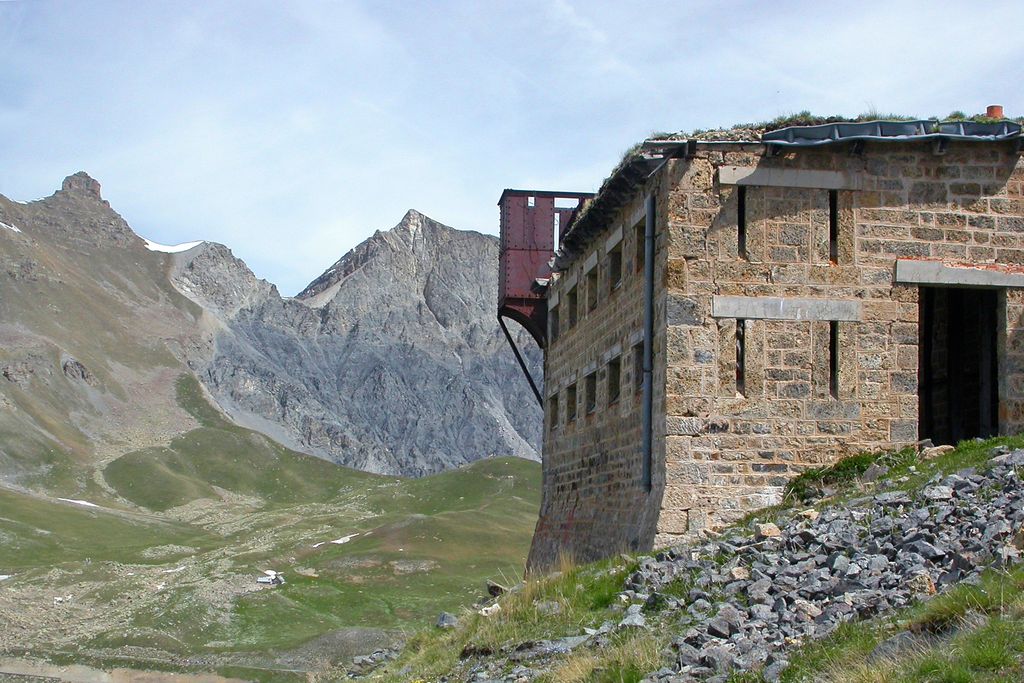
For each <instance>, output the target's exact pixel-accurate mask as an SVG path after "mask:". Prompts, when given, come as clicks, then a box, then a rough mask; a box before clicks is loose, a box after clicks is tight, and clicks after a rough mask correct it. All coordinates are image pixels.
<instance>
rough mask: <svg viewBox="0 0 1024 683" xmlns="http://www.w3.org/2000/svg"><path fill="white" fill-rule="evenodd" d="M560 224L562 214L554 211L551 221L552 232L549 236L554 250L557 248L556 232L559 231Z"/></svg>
mask: <svg viewBox="0 0 1024 683" xmlns="http://www.w3.org/2000/svg"><path fill="white" fill-rule="evenodd" d="M561 225H562V214H560V213H558V212H555V218H554V220H553V221H552V230H553V231H554V233H553V234H552V236H551V244H553V245H555V250H556V251H557V250H558V233H559V232H560V231H561V230H560V228H561Z"/></svg>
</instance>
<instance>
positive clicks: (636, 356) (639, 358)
mask: <svg viewBox="0 0 1024 683" xmlns="http://www.w3.org/2000/svg"><path fill="white" fill-rule="evenodd" d="M643 388H644V345H643V344H642V343H641V344H637V345H636V346H634V347H633V389H634V391H636V393H638V394H639V393H640V391H641V390H642V389H643Z"/></svg>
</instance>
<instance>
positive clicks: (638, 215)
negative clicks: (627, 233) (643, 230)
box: [628, 202, 647, 228]
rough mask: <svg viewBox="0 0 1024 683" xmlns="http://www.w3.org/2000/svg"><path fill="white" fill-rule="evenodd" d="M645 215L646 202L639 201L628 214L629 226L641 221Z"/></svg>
mask: <svg viewBox="0 0 1024 683" xmlns="http://www.w3.org/2000/svg"><path fill="white" fill-rule="evenodd" d="M646 216H647V202H640V206H638V207H637V209H636V211H634V212H633V213H631V214H630V216H629V226H628V227H630V228H632V227H633V226H634V225H636V224H637V223H639V222H640V221H642V220H643V219H644V218H645V217H646Z"/></svg>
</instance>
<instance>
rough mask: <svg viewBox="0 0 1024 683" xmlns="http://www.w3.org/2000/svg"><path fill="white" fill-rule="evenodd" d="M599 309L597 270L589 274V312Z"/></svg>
mask: <svg viewBox="0 0 1024 683" xmlns="http://www.w3.org/2000/svg"><path fill="white" fill-rule="evenodd" d="M595 308H597V268H596V267H595V268H594V269H593V270H591V271H590V272H589V273H587V310H588V311H592V310H594V309H595Z"/></svg>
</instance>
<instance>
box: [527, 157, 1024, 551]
mask: <svg viewBox="0 0 1024 683" xmlns="http://www.w3.org/2000/svg"><path fill="white" fill-rule="evenodd" d="M727 167H740V168H747V169H749V168H751V167H756V168H758V169H774V170H779V171H787V172H790V171H797V172H800V173H804V175H803V176H800V177H814V178H818V177H825V178H830V179H832V180H835V179H836V178H839V179H841V182H839V183H838V184H837V186H835V187H833V188H832V189H829V188H828V187H815V186H810V187H779V186H769V185H764V184H762V185H753V184H750V185H737V184H729V183H727V182H721V178H722V169H723V168H727ZM816 174H817V175H816ZM797 175H799V173H798V174H797ZM729 177H732V176H729ZM788 177H793V176H792V174H791V175H790V176H788ZM830 182H831V181H830ZM741 187H743V188H744V189H742V190H741V189H740V188H741ZM648 192H653V193H654V195H655V198H656V202H657V207H658V217H657V218H658V220H657V241H656V244H657V253H656V261H655V263H656V269H655V270H656V278H655V280H656V296H655V302H656V325H655V330H656V332H655V347H654V348H655V374H654V388H655V417H656V419H655V450H654V468H653V472H654V486H653V489H652V490H651V491H650V492H648V491H646V489H645V488H644V487H643V486H642V485H641V481H640V473H641V464H642V463H641V447H640V410H641V402H640V397H639V395H638V394H636V393H635V392H634V391H633V386H634V382H633V377H632V373H633V362H632V358H631V347H632V346H633V344H634V343H636V342H638V341H640V333H641V330H642V321H643V305H642V303H643V296H642V289H641V287H642V274H641V273H637V272H636V271H635V269H634V268H633V258H634V256H633V255H634V253H635V249H636V236H635V233H634V231H633V225H634V223H635V222H636V221H637V220H639V219H640V218H642V215H643V213H642V205H643V199H644V195H645V194H646V193H648ZM741 192H742V193H743V200H742V201H743V205H744V221H745V230H744V232H745V234H744V240H743V241H744V242H745V244H743V245H742V247H743V248H742V249H741V244H740V237H739V222H740V218H739V211H738V209H739V206H740V194H741ZM830 193H832V196H831V197H830ZM620 229H621V230H622V233H623V238H622V249H623V271H624V277H623V282H622V284H621V286H620V287H619V288H618V289H617V290H615V291H613V292H608V291H607V290H606V289H605V288H604V285H605V284H606V278H605V272H606V270H605V269H606V268H607V254H606V242H607V240H608V238H609V236H610V235H613V234H614V233H615V231H617V230H620ZM591 254H596V261H597V264H598V265H597V267H598V269H599V271H598V272H599V277H598V282H599V283H601V286H602V290H601V292H600V293H599V297H598V304H597V306H596V307H595V308H594V309H593V310H588V306H587V300H588V297H587V292H586V287H587V277H586V265H587V261H588V260H593V259H594V257H592V256H591ZM907 258H913V259H938V260H943V261H945V262H947V263H952V264H963V263H981V262H990V263H997V264H1011V265H1012V264H1024V164H1022V163H1021V162H1020V157H1019V155H1018V154H1017V153H1016V152H1015V151H1013V149H1012V148H1011V147H1009V146H1007V145H1001V144H995V143H951V144H950V146H949V148H948V150H947V152H946V153H945V154H941V155H938V154H933V153H932V149H931V147H930V146H928V145H926V144H923V143H920V144H906V143H888V144H877V145H868V146H867V148H866V150H865V151H864V153H862V154H849V153H847V151H846V150H845V149H841V148H839V147H834V148H827V149H819V150H801V151H799V152H795V153H787V154H782V155H779V156H772V157H768V156H765V155H764V148H763V147H762V146H761V145H759V144H739V143H737V144H730V145H698V147H697V152H696V154H695V155H694V156H693V157H691V158H687V159H678V160H674V161H672V162H670V163H669V164H667V165H666V166H665V167H664V168H663V169H662V170H661V171H660V172H659V174H658V175H657V177H656V178H654V179H653V180H652V181H650V182H649V186H648V187H647V188H644V190H643V191H638V192H637V193H636V196H635V197H634V200H633V201H632V202H631V203H630V204H628V205H626V206H624V207H622V209H621V211H620V212H619V215H618V216H617V217H616V218H615V219H614V220H612V221H609V224H608V225H607V228H606V230H605V232H604V233H603V234H601V235H598V236H597V237H595V239H593V240H592V241H591V243H590V245H589V246H588V248H587V249H586V250H583V251H582V252H581V253H580V254H578V255H577V256H576V257H575V258H574V259H573V262H572V264H571V265H570V266H569V267H568V268H567V269H566V270H565V271H564V272H562V273H560V274H559V275H558V276H557V277H556V279H555V280H554V281H553V284H552V286H551V290H550V293H551V296H554V297H557V298H558V300H559V302H560V304H561V305H560V310H559V319H560V321H561V322H562V327H563V330H562V331H561V334H560V335H559V337H558V339H557V340H555V341H554V342H552V343H550V344H549V348H548V349H547V352H546V358H545V391H546V395H551V394H557V395H558V396H559V406H558V408H559V415H558V419H557V423H556V424H555V425H554V426H553V425H552V424H551V414H550V413H551V411H550V410H548V411H546V418H545V420H546V424H545V439H544V495H543V502H542V510H541V516H540V520H539V522H538V526H537V533H536V535H535V538H534V544H533V548H532V551H531V556H530V566H531V567H534V568H536V567H542V566H546V565H550V564H552V563H553V562H554V561H555V560H556V559H557V557H558V555H559V553H563V552H564V553H566V554H568V555H571V556H573V557H575V558H576V559H578V560H589V559H594V558H596V557H600V556H604V555H608V554H611V553H614V552H616V551H618V550H622V549H635V548H649V547H650V546H651V545H652V544H653V545H666V544H669V543H672V542H675V541H678V540H681V539H686V538H689V537H692V536H693V535H695V534H696V533H698V532H699V531H701V530H702V529H705V528H709V527H718V526H722V525H724V524H728V523H729V522H731V521H733V520H735V519H737V518H739V517H741V516H742V515H743V514H745V513H746V512H747V511H749V510H751V509H754V508H758V507H762V506H764V505H769V504H772V503H775V502H777V501H778V500H779V498H780V495H781V492H782V490H783V487H784V485H785V483H786V481H787V480H788V479H789V478H790V477H791V476H793V475H795V474H796V473H798V472H800V471H802V470H803V469H805V468H807V467H810V466H818V465H822V464H827V463H829V462H831V461H834V460H835V459H837V458H839V457H841V456H843V455H846V454H852V453H854V452H858V451H862V450H873V449H879V448H892V447H899V446H904V445H907V444H911V443H913V442H914V441H916V440H917V438H918V408H919V406H918V397H917V390H918V363H919V354H920V351H921V350H920V349H919V343H918V337H919V326H918V323H919V320H918V318H919V289H918V287H917V286H916V285H907V284H899V283H897V282H896V281H895V264H896V261H897V259H907ZM573 281H575V282H576V283H577V284H576V286H577V288H578V290H577V291H578V302H579V303H578V305H579V315H578V317H579V320H578V323H577V325H576V326H575V327H573V328H572V329H569V330H566V329H564V328H565V322H566V321H567V320H568V318H569V316H568V315H567V311H565V310H564V304H565V301H566V296H567V292H568V287H567V285H569V284H571V283H572V282H573ZM715 297H719V298H722V297H774V298H777V299H780V300H784V301H786V302H792V301H798V300H807V301H810V302H811V304H814V303H815V302H819V303H820V300H823V299H824V300H838V301H840V302H841V303H844V304H849V303H851V302H852V305H853V306H854V307H855V309H856V311H857V314H856V316H853V317H850V316H845V317H844V315H845V314H844V315H836V316H831V317H830V315H828V312H829V309H821V308H820V307H819V308H817V309H814V310H816V311H819V313H820V311H821V310H824V311H825V313H824V314H821V315H817V317H816V318H815V319H772V318H771V316H767V317H765V316H761V317H759V316H750V317H748V318H747V319H746V321H745V322H744V323H742V331H743V334H742V346H743V354H742V355H743V368H744V372H743V373H742V377H738V375H737V318H736V317H728V316H724V315H718V316H716V315H714V314H713V307H714V305H715V304H714V302H715V300H716V299H715ZM842 310H847V309H842ZM996 315H997V320H996V329H997V333H998V341H997V345H998V371H999V373H998V374H999V382H998V392H999V396H998V411H999V427H1000V430H1001V431H1002V432H1004V433H1007V432H1015V431H1018V430H1019V429H1020V428H1021V426H1022V425H1024V294H1022V290H1021V289H1007V290H1005V291H1004V293H1002V294H1001V295H1000V297H999V304H998V307H997V313H996ZM811 317H814V316H811ZM616 348H618V349H620V350H621V359H622V377H621V385H622V395H621V397H620V398H619V400H618V401H617V402H615V403H613V404H609V402H608V400H607V396H606V394H605V392H606V389H607V386H608V381H607V377H606V374H607V373H606V364H607V360H608V357H609V353H611V352H612V350H613V349H616ZM592 370H596V371H597V373H598V374H597V391H598V396H597V401H596V410H595V411H594V412H593V413H592V414H590V415H588V414H587V412H586V409H585V404H584V402H585V401H586V391H585V380H584V377H585V375H586V374H587V373H588V372H590V371H592ZM574 381H575V382H576V383H577V388H578V390H577V400H578V403H579V405H578V406H577V409H576V413H577V418H576V420H575V422H573V423H571V424H567V423H566V411H567V406H566V396H567V391H566V388H567V386H568V385H569V384H571V383H572V382H574Z"/></svg>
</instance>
